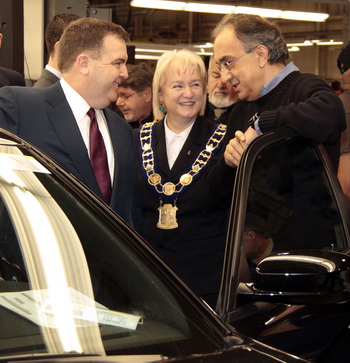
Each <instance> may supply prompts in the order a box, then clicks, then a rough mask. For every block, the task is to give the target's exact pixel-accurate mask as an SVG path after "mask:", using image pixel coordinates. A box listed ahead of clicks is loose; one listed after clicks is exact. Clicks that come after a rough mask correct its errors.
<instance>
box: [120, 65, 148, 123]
mask: <svg viewBox="0 0 350 363" xmlns="http://www.w3.org/2000/svg"><path fill="white" fill-rule="evenodd" d="M127 68H128V74H129V77H128V78H127V79H124V80H123V81H122V82H121V84H120V85H119V87H118V98H117V101H116V106H117V107H118V108H119V110H120V111H121V112H122V114H123V116H124V118H125V120H126V121H127V122H128V123H129V125H130V126H131V127H132V128H133V129H136V128H139V127H140V125H141V124H144V123H146V122H150V121H153V113H152V80H153V71H152V69H151V68H150V67H149V66H148V65H147V64H146V63H139V64H137V65H133V64H127Z"/></svg>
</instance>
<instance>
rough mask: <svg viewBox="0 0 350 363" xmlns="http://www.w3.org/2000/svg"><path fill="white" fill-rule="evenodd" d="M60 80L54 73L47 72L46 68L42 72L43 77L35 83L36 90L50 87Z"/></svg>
mask: <svg viewBox="0 0 350 363" xmlns="http://www.w3.org/2000/svg"><path fill="white" fill-rule="evenodd" d="M59 80H60V79H59V78H58V77H57V76H56V75H54V74H53V73H52V72H50V71H49V70H47V69H46V68H44V69H43V71H42V72H41V76H40V77H39V78H38V80H37V81H36V82H35V83H34V86H33V87H34V88H37V87H49V86H52V85H53V84H55V83H56V82H58V81H59Z"/></svg>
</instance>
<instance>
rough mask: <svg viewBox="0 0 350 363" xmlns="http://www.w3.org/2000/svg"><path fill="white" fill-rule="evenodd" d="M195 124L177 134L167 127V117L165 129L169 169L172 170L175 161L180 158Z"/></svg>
mask: <svg viewBox="0 0 350 363" xmlns="http://www.w3.org/2000/svg"><path fill="white" fill-rule="evenodd" d="M193 124H194V122H192V124H191V125H189V126H188V127H187V128H186V129H185V130H183V131H182V132H180V133H179V134H176V133H175V132H173V131H171V130H170V129H169V127H168V125H167V120H166V117H165V119H164V128H165V143H166V151H167V156H168V163H169V168H170V169H171V168H172V167H173V165H174V163H175V160H176V159H177V157H178V156H179V153H180V151H181V149H182V147H183V146H184V143H185V141H186V140H187V138H188V135H189V134H190V132H191V130H192V126H193Z"/></svg>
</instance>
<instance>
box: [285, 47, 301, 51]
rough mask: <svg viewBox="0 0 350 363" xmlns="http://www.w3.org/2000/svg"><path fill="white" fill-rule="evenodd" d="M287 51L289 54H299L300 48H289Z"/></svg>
mask: <svg viewBox="0 0 350 363" xmlns="http://www.w3.org/2000/svg"><path fill="white" fill-rule="evenodd" d="M288 50H289V51H290V52H299V51H300V48H299V47H290V48H288Z"/></svg>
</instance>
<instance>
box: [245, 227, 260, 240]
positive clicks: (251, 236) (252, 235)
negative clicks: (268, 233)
mask: <svg viewBox="0 0 350 363" xmlns="http://www.w3.org/2000/svg"><path fill="white" fill-rule="evenodd" d="M243 233H244V234H245V235H246V236H247V237H248V238H249V239H251V240H253V239H255V238H256V235H257V234H256V232H255V231H253V230H251V229H248V230H246V231H244V232H243Z"/></svg>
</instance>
